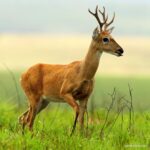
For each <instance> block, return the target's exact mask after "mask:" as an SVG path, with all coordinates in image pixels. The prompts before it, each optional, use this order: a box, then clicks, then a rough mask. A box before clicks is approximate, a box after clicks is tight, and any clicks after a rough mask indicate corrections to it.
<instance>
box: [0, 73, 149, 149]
mask: <svg viewBox="0 0 150 150" xmlns="http://www.w3.org/2000/svg"><path fill="white" fill-rule="evenodd" d="M14 76H15V78H16V81H17V88H18V91H19V99H18V96H17V93H16V89H15V85H14V81H13V78H12V76H11V75H10V74H9V73H8V72H6V71H5V72H1V73H0V91H1V92H0V150H1V149H2V150H8V149H27V150H28V149H32V150H38V149H39V150H46V149H50V150H51V149H52V150H55V149H57V150H59V149H60V150H63V149H64V150H67V149H68V150H70V149H73V150H74V149H75V150H80V149H81V150H84V149H86V150H99V149H102V150H105V149H106V150H107V149H114V150H120V149H148V148H150V130H149V129H150V113H149V106H150V101H149V99H150V95H149V89H150V84H149V83H150V78H149V77H113V76H112V77H109V76H97V78H96V84H95V89H94V96H92V97H91V99H90V100H89V103H88V112H89V117H88V119H86V120H85V126H87V122H88V128H85V130H84V132H83V133H82V134H81V133H80V132H79V127H78V126H77V129H76V131H75V133H74V135H73V136H72V137H70V133H71V129H72V128H71V127H72V124H73V120H74V112H73V111H72V110H71V108H69V107H68V105H67V104H50V106H49V107H48V108H47V109H46V110H44V111H43V112H42V113H40V114H39V115H38V116H37V118H36V120H35V125H34V131H33V133H31V132H29V131H28V129H25V133H24V134H22V129H21V127H20V126H19V124H18V116H19V115H20V114H21V113H22V112H24V111H25V109H27V106H26V98H25V96H24V94H23V92H22V90H21V88H20V85H19V77H20V72H15V73H14ZM128 84H130V86H131V88H132V89H133V91H132V94H133V106H134V110H135V114H134V124H132V126H130V118H129V111H128V109H125V110H124V113H123V119H122V115H121V114H120V115H119V117H118V118H117V120H116V122H115V119H116V117H117V115H118V113H117V111H116V106H114V108H113V109H112V110H111V112H110V114H109V117H108V121H107V123H106V127H105V128H104V131H103V136H100V131H101V129H102V128H103V125H104V122H105V119H106V115H107V111H106V109H105V108H106V107H108V106H109V105H110V102H111V97H110V96H109V95H108V93H112V91H113V89H114V87H115V88H116V92H117V95H116V99H119V98H120V97H122V96H124V97H125V99H126V100H129V99H130V96H129V89H128ZM18 102H21V106H19V107H18V104H19V103H18ZM24 104H25V105H24ZM115 105H117V103H115ZM129 127H130V128H129Z"/></svg>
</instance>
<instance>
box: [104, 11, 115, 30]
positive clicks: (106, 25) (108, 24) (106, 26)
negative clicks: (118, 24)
mask: <svg viewBox="0 0 150 150" xmlns="http://www.w3.org/2000/svg"><path fill="white" fill-rule="evenodd" d="M114 19H115V12H114V16H113V18H112V20H111V21H110V22H109V23H106V24H105V29H107V28H108V26H110V25H111V24H112V23H113V22H114Z"/></svg>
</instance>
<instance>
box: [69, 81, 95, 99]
mask: <svg viewBox="0 0 150 150" xmlns="http://www.w3.org/2000/svg"><path fill="white" fill-rule="evenodd" d="M92 90H93V80H84V81H82V82H81V83H80V85H79V86H78V87H77V88H75V89H74V90H73V92H72V95H73V97H74V99H76V100H82V99H86V98H88V97H89V96H90V94H91V92H92Z"/></svg>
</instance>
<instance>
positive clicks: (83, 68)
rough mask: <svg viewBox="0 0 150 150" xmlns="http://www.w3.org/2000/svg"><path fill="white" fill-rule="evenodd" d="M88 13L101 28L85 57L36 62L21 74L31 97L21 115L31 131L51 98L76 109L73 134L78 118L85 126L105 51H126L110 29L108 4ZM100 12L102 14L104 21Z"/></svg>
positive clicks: (119, 54) (120, 54) (94, 33)
mask: <svg viewBox="0 0 150 150" xmlns="http://www.w3.org/2000/svg"><path fill="white" fill-rule="evenodd" d="M89 13H90V14H92V15H93V16H94V17H95V18H96V20H97V21H98V24H99V27H97V28H95V30H94V32H93V35H92V40H91V44H90V46H89V49H88V52H87V54H86V56H85V58H83V60H81V61H74V62H72V63H70V64H67V65H61V64H58V65H52V64H36V65H34V66H32V67H31V68H29V69H28V70H27V71H26V72H25V73H24V74H23V75H22V77H21V86H22V88H23V90H24V92H25V94H26V96H27V98H28V100H29V108H28V110H27V111H26V112H25V113H23V114H22V115H21V117H20V118H19V121H20V123H21V124H22V126H23V127H24V126H25V125H28V127H29V129H30V130H32V127H33V123H34V120H35V117H36V115H37V114H38V113H40V112H41V110H43V109H44V108H45V107H46V106H47V105H48V104H49V102H51V101H52V102H66V103H68V104H69V105H70V106H71V107H72V108H73V110H74V111H75V120H74V124H73V129H72V133H73V131H74V129H75V127H76V122H77V121H79V124H80V126H81V128H83V124H84V113H85V111H86V108H87V102H88V98H89V96H90V94H91V92H92V90H93V86H94V81H93V80H94V76H95V73H96V71H97V68H98V66H99V61H100V58H101V55H102V53H103V52H107V53H110V54H113V55H116V56H122V54H123V49H122V48H121V47H120V46H119V45H118V44H117V42H116V41H115V40H114V39H113V37H112V36H111V35H110V34H111V32H112V30H113V27H112V28H109V29H108V27H109V26H110V25H111V24H112V23H113V21H114V18H115V14H114V16H113V18H112V20H111V21H109V22H108V16H106V13H105V7H103V12H102V11H100V10H99V9H98V6H97V7H96V9H95V13H93V12H91V11H90V10H89ZM99 14H101V15H102V20H103V21H101V19H100V18H99ZM77 101H78V102H77Z"/></svg>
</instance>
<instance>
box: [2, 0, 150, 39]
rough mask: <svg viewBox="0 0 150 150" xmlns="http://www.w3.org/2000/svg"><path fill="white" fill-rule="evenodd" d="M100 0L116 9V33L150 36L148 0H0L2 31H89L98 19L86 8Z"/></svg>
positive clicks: (108, 9)
mask: <svg viewBox="0 0 150 150" xmlns="http://www.w3.org/2000/svg"><path fill="white" fill-rule="evenodd" d="M97 4H99V5H100V6H101V8H102V6H105V7H106V9H107V12H108V13H109V16H110V17H112V14H113V12H114V11H115V12H116V19H115V22H114V26H115V27H116V30H115V31H114V32H115V33H117V34H120V35H136V36H141V35H142V36H150V1H148V0H121V1H120V0H113V1H112V0H101V1H100V0H74V1H73V0H72V1H70V0H0V32H1V33H6V32H11V33H30V32H31V33H36V32H38V33H39V32H40V33H48V34H55V33H56V34H59V33H60V34H62V33H67V34H68V33H69V34H70V33H71V34H72V33H77V34H78V33H79V34H89V33H91V30H93V28H95V26H96V25H97V22H96V21H95V19H94V18H93V17H92V16H91V15H90V14H89V13H88V11H87V9H88V8H90V9H91V10H94V8H95V6H96V5H97Z"/></svg>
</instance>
